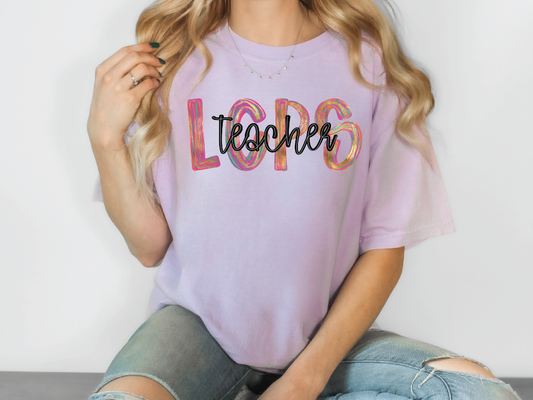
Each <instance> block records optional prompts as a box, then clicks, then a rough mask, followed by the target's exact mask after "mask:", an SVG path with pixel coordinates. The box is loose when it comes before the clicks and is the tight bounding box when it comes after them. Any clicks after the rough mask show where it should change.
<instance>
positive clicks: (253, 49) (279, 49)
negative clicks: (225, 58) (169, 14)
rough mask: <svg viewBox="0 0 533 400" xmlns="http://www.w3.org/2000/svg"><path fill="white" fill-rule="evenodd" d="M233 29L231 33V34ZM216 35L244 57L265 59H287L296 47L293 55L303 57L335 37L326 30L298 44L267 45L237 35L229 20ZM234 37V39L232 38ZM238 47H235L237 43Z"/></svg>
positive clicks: (324, 45) (319, 48) (320, 48)
mask: <svg viewBox="0 0 533 400" xmlns="http://www.w3.org/2000/svg"><path fill="white" fill-rule="evenodd" d="M230 31H231V34H230ZM216 35H217V36H218V37H219V38H220V39H221V41H222V42H223V43H224V44H225V45H226V46H227V47H229V48H230V49H231V50H233V51H234V52H236V53H237V54H238V53H239V51H240V52H241V54H242V55H243V57H246V56H248V57H252V58H259V59H263V60H280V61H281V60H287V59H288V58H289V56H290V54H291V52H292V49H293V47H294V52H293V53H292V55H293V56H294V58H302V57H305V56H309V55H311V54H314V53H316V52H318V51H320V50H322V49H323V48H325V47H326V46H328V45H329V44H330V43H331V42H332V41H333V40H334V39H335V37H334V36H333V35H332V34H331V33H330V32H329V31H327V30H326V31H325V32H323V33H321V34H320V35H318V36H316V37H314V38H313V39H310V40H308V41H306V42H303V43H298V44H297V45H296V46H294V45H289V46H267V45H264V44H259V43H256V42H252V41H250V40H248V39H245V38H243V37H242V36H239V35H237V34H236V33H235V32H234V31H233V30H232V29H231V28H230V26H229V24H228V20H227V19H226V21H225V22H224V24H222V26H221V27H220V28H219V29H218V30H217V32H216ZM232 37H233V40H232ZM233 41H235V44H236V45H237V47H238V49H237V48H235V44H234V43H233Z"/></svg>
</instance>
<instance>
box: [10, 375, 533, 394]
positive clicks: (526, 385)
mask: <svg viewBox="0 0 533 400" xmlns="http://www.w3.org/2000/svg"><path fill="white" fill-rule="evenodd" d="M103 376H104V374H85V373H58V372H0V399H2V400H4V399H5V400H35V399H38V400H87V398H88V397H89V395H90V394H91V393H92V391H93V390H94V389H95V388H96V386H97V385H98V384H99V383H100V382H101V380H102V378H103ZM500 379H501V380H502V381H504V382H506V383H509V384H510V385H511V386H512V387H513V388H514V389H515V390H516V392H517V393H518V394H519V395H520V396H521V397H522V400H533V378H500ZM243 397H246V396H243ZM255 397H257V396H253V398H255ZM246 398H247V397H246Z"/></svg>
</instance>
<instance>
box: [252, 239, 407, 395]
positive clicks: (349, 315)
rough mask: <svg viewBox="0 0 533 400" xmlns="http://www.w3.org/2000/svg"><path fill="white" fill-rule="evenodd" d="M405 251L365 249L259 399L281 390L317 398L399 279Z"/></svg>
mask: <svg viewBox="0 0 533 400" xmlns="http://www.w3.org/2000/svg"><path fill="white" fill-rule="evenodd" d="M403 256H404V247H399V248H394V249H377V250H369V251H367V252H365V253H363V254H362V255H361V256H360V257H359V259H358V260H357V262H356V264H355V266H354V267H353V268H352V270H351V271H350V273H349V274H348V275H347V277H346V279H345V281H344V283H343V285H342V286H341V288H340V290H339V293H338V295H337V298H336V299H335V301H334V303H333V304H332V306H331V308H330V310H329V312H328V314H327V315H326V318H325V319H324V322H323V323H322V325H321V327H320V329H319V330H318V332H317V333H316V335H315V336H314V337H313V339H312V340H311V341H310V342H309V344H308V345H307V347H306V348H305V349H304V350H303V351H302V352H301V353H300V355H299V356H298V357H297V358H296V360H295V361H294V362H293V363H292V364H291V365H290V367H289V368H288V369H287V371H286V372H285V374H284V375H283V377H282V378H280V379H279V380H278V381H276V382H274V384H273V385H271V387H270V388H269V389H267V391H266V392H265V393H264V394H263V395H262V396H261V400H263V399H265V400H267V399H270V398H272V399H274V398H277V397H278V396H279V395H281V394H283V396H282V397H284V398H286V399H292V398H294V399H297V398H298V399H305V398H313V399H316V398H317V397H318V395H319V394H320V393H321V392H322V390H323V389H324V387H325V386H326V384H327V382H328V380H329V378H330V376H331V375H332V374H333V371H334V370H335V368H337V366H338V365H339V363H340V362H341V361H342V359H343V358H344V357H345V356H346V354H348V351H350V350H351V349H352V348H353V346H354V345H355V344H356V343H357V341H359V339H360V338H361V337H362V336H363V334H364V333H365V332H366V331H367V330H368V328H369V327H370V326H371V325H372V323H373V322H374V320H375V319H376V318H377V316H378V315H379V313H380V312H381V309H382V308H383V306H384V305H385V303H386V301H387V299H388V298H389V296H390V294H391V293H392V290H393V289H394V287H395V286H396V283H397V282H398V280H399V279H400V275H401V273H402V268H403ZM276 384H277V385H276ZM269 391H270V393H268V392H269ZM292 393H295V396H292ZM296 393H299V394H296ZM303 393H308V394H309V395H308V397H306V396H305V395H302V394H303ZM313 396H314V397H313Z"/></svg>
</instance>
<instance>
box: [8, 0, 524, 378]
mask: <svg viewBox="0 0 533 400" xmlns="http://www.w3.org/2000/svg"><path fill="white" fill-rule="evenodd" d="M148 4H149V1H148V0H117V1H113V2H109V1H103V0H94V1H91V2H73V1H67V0H52V1H47V2H42V1H37V0H28V1H25V2H14V1H11V2H2V3H1V5H0V37H2V39H3V40H2V50H1V52H2V58H1V59H2V61H1V63H0V69H1V74H0V77H1V78H0V88H1V90H2V92H1V93H2V94H1V96H0V113H1V121H2V144H1V145H0V177H1V182H2V184H1V185H0V206H1V207H0V240H1V241H0V246H1V251H0V255H1V269H0V315H1V317H2V329H0V370H4V371H5V370H11V371H65V372H68V371H70V372H104V371H105V369H106V368H107V366H108V365H109V363H110V362H111V360H112V358H113V357H114V355H115V354H116V353H117V352H118V350H120V348H121V346H122V345H123V344H124V343H125V341H126V340H127V339H128V338H129V336H130V335H131V334H132V333H133V331H134V330H135V329H136V328H137V327H138V325H139V324H141V323H142V321H143V320H144V317H145V310H146V302H147V299H148V295H149V293H150V290H151V288H152V285H153V278H154V276H155V273H156V272H157V269H146V268H144V267H142V266H141V264H140V263H139V262H138V261H137V260H136V259H135V258H134V257H133V256H131V255H130V253H129V251H128V249H127V247H126V244H125V242H124V240H123V238H122V236H121V235H120V233H119V231H118V230H117V229H116V228H115V226H114V225H113V223H112V222H111V220H110V219H109V217H108V216H107V214H106V212H105V209H104V206H103V204H102V203H94V202H91V193H92V189H93V184H94V180H95V177H96V176H97V168H96V163H95V161H94V157H93V155H92V151H91V148H90V143H89V140H88V137H87V133H86V121H87V116H88V110H89V105H90V101H91V97H92V86H93V82H94V81H93V76H94V69H95V67H96V66H97V65H98V64H99V63H100V62H101V61H103V60H104V59H105V58H107V57H108V56H110V55H111V54H112V53H114V52H115V51H116V50H118V49H119V48H120V47H122V46H124V45H127V44H131V43H134V40H135V38H134V26H135V21H136V18H137V17H138V15H139V13H140V12H141V10H142V9H143V8H144V7H145V6H146V5H148ZM397 5H398V8H399V9H400V11H401V14H400V19H401V22H402V26H403V32H404V41H405V43H406V46H407V52H408V53H409V54H410V55H412V56H413V57H414V58H415V59H416V60H417V61H418V62H419V63H420V65H422V66H424V67H425V69H426V70H427V71H428V72H429V73H430V76H431V78H432V80H433V83H434V87H435V94H436V98H437V106H436V109H435V112H434V114H433V115H432V117H431V119H430V123H431V126H432V129H433V132H432V133H433V138H434V143H435V147H436V151H437V154H438V157H439V161H440V165H441V170H442V174H443V176H444V180H445V185H446V188H447V191H448V196H449V199H450V203H451V207H452V212H453V215H454V219H455V224H456V229H457V232H456V233H453V234H449V235H445V236H442V237H439V238H434V239H430V240H428V241H426V242H424V243H422V244H420V245H419V246H417V247H415V248H413V249H411V250H409V251H408V252H407V253H406V260H405V269H404V274H403V276H402V278H401V281H400V283H399V285H398V287H397V288H396V290H395V291H394V293H393V294H392V296H391V298H390V300H389V302H388V304H387V305H386V307H385V309H384V310H383V313H382V315H381V316H380V318H379V323H380V324H381V325H382V326H383V327H384V328H386V329H391V330H395V331H397V332H399V333H401V334H404V335H407V336H412V337H414V338H417V339H420V340H424V341H427V342H430V343H434V344H437V345H440V346H442V347H446V348H449V349H450V350H453V351H455V352H459V353H463V354H464V355H467V356H469V357H471V358H477V359H479V360H480V361H482V362H484V363H485V364H487V365H489V367H491V368H492V370H493V372H494V373H495V374H496V375H497V376H500V377H509V376H516V377H526V376H529V377H531V376H533V361H532V360H533V346H532V345H531V335H530V333H531V332H532V331H533V320H532V318H531V315H532V311H533V294H532V291H531V288H532V283H531V282H532V279H533V268H532V267H533V253H532V250H531V249H532V248H533V246H531V245H532V244H533V228H532V227H533V207H532V206H531V205H532V204H533V157H531V156H530V151H531V148H532V147H533V128H532V121H531V115H532V113H533V100H532V99H533V97H532V94H531V93H533V78H532V75H531V71H532V70H533V51H532V50H531V49H533V29H532V28H531V23H530V21H531V18H532V17H533V2H531V1H530V0H508V1H506V2H505V3H502V2H500V1H496V0H483V1H481V0H449V1H446V2H444V1H440V0H397Z"/></svg>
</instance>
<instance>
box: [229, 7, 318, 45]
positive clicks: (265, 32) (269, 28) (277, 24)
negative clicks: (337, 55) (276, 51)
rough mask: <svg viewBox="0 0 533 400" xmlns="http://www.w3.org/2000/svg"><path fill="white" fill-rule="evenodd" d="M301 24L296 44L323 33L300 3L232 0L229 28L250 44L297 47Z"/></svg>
mask: <svg viewBox="0 0 533 400" xmlns="http://www.w3.org/2000/svg"><path fill="white" fill-rule="evenodd" d="M302 20H303V22H302ZM302 23H303V24H302ZM300 25H301V26H302V28H301V31H300V35H299V37H298V42H297V43H303V42H306V41H308V40H311V39H313V38H315V37H317V36H318V35H320V34H321V33H323V32H324V31H325V28H324V26H323V25H322V24H321V23H320V21H319V20H318V18H317V17H316V15H315V14H314V13H312V12H311V11H307V10H306V8H305V7H304V6H303V5H301V4H300V2H299V0H231V13H230V16H229V26H230V28H231V29H232V30H233V32H235V33H236V34H237V35H239V36H241V37H243V38H245V39H247V40H250V41H251V42H255V43H259V44H264V45H267V46H291V45H294V44H297V43H296V37H297V36H298V31H299V30H300Z"/></svg>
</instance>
